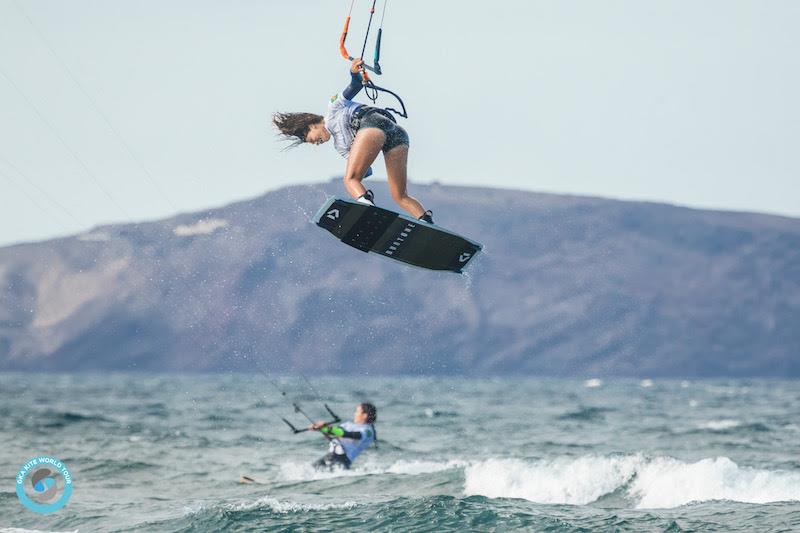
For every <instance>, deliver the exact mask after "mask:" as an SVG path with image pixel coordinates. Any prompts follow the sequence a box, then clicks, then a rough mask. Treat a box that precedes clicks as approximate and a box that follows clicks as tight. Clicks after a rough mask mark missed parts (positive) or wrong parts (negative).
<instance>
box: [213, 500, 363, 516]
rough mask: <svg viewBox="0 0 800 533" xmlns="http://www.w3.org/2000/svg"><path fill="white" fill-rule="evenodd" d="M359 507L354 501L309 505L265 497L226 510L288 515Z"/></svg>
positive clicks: (229, 505)
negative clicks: (260, 511)
mask: <svg viewBox="0 0 800 533" xmlns="http://www.w3.org/2000/svg"><path fill="white" fill-rule="evenodd" d="M357 505H358V504H356V502H352V501H347V502H340V503H315V504H309V503H300V502H292V501H283V500H277V499H275V498H270V497H269V496H264V497H261V498H259V499H257V500H255V501H250V502H240V503H232V504H228V505H226V508H227V509H229V510H231V511H249V510H251V509H264V508H269V509H270V510H272V511H274V512H276V513H280V514H288V513H304V512H307V511H331V510H347V509H353V508H354V507H356V506H357Z"/></svg>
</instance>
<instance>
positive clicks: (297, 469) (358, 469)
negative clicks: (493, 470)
mask: <svg viewBox="0 0 800 533" xmlns="http://www.w3.org/2000/svg"><path fill="white" fill-rule="evenodd" d="M465 466H467V463H466V462H465V461H460V460H456V459H454V460H450V461H395V462H394V463H392V464H390V465H388V466H387V465H386V464H379V463H371V462H366V463H362V464H357V466H355V467H353V468H351V469H350V470H343V471H335V472H324V471H317V470H314V468H313V467H312V466H311V465H310V464H308V463H295V462H287V463H283V464H281V465H280V478H281V479H282V480H283V481H312V480H318V479H329V478H335V477H341V476H371V475H376V474H402V475H411V476H415V475H420V474H431V473H434V472H441V471H443V470H451V469H453V468H463V467H465Z"/></svg>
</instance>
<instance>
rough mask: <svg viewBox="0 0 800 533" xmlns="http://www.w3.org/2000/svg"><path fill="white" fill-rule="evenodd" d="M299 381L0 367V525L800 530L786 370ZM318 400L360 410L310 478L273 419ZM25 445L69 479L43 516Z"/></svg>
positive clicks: (791, 385)
mask: <svg viewBox="0 0 800 533" xmlns="http://www.w3.org/2000/svg"><path fill="white" fill-rule="evenodd" d="M310 383H311V386H309V384H308V382H306V380H304V379H303V378H302V377H281V378H277V382H276V381H275V380H272V381H271V380H270V379H268V378H267V377H265V376H263V375H260V374H258V373H254V374H253V375H199V376H197V375H195V376H178V375H142V374H111V375H99V374H74V375H49V374H42V375H33V374H0V531H21V530H36V531H221V530H226V531H332V530H336V529H338V530H344V531H431V532H434V531H435V532H439V531H553V532H555V531H670V532H677V531H726V532H730V531H747V532H751V531H800V383H798V382H793V381H760V380H746V381H730V380H724V381H694V380H692V381H680V380H663V381H662V380H653V381H650V380H644V381H639V380H623V381H600V380H588V381H584V380H551V379H511V378H503V379H501V378H497V379H483V380H478V379H454V378H437V379H433V378H385V377H381V378H372V377H369V376H358V377H354V378H340V377H337V378H320V377H313V378H310ZM312 387H313V388H312ZM280 390H282V391H284V392H286V393H287V394H286V396H285V397H284V396H282V395H281V394H280V392H279V391H280ZM320 398H322V399H324V400H325V401H327V402H329V404H330V405H331V407H332V408H333V409H334V410H336V411H338V412H339V414H340V415H342V417H343V418H345V417H346V418H349V417H350V416H352V411H353V409H354V406H355V404H356V403H357V402H359V401H372V402H373V403H375V404H376V405H377V407H378V417H379V420H378V423H377V424H376V427H377V430H378V435H379V438H380V441H379V447H378V449H372V450H370V451H368V452H366V453H365V454H364V455H363V456H362V457H360V458H359V459H358V460H357V461H356V463H355V465H354V468H353V469H352V470H351V471H348V472H342V473H335V474H334V473H318V472H315V471H313V470H312V469H311V468H310V466H309V463H310V462H312V461H313V460H315V459H317V458H318V457H319V456H321V455H322V454H323V453H324V452H325V450H326V445H325V442H324V440H323V439H322V438H321V437H320V436H318V435H315V434H311V433H302V434H299V435H293V434H292V433H291V432H290V431H289V430H288V428H287V427H286V426H285V425H284V424H283V422H281V420H280V416H287V417H290V418H291V419H292V420H293V421H294V422H295V423H296V424H298V425H302V424H304V423H305V422H304V419H303V417H302V415H300V414H298V413H294V412H293V409H292V407H291V406H290V402H291V401H297V402H299V403H300V405H301V407H302V408H303V409H304V410H306V411H308V413H309V414H310V415H311V416H312V417H313V418H324V415H325V413H324V409H323V408H322V406H321V402H320V400H319V399H320ZM42 454H46V455H51V456H55V457H58V458H59V459H61V460H62V461H64V463H66V464H67V465H68V467H69V469H70V471H71V473H72V476H73V480H74V491H73V493H72V498H71V500H70V501H69V503H68V504H67V506H66V507H64V508H63V509H61V510H59V511H57V512H55V513H52V514H49V515H38V514H35V513H33V512H31V511H29V510H27V509H25V508H24V507H22V506H21V505H20V503H19V501H18V499H17V496H16V493H15V475H16V473H17V470H18V469H19V468H20V466H22V464H23V463H25V462H26V461H27V460H28V459H29V458H31V457H34V456H37V455H42ZM243 474H245V475H249V476H251V477H253V478H254V479H256V480H257V483H255V484H240V483H239V479H240V476H241V475H243Z"/></svg>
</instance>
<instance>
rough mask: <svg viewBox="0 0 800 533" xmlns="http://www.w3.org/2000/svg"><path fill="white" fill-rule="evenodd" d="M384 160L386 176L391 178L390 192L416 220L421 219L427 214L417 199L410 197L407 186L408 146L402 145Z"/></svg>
mask: <svg viewBox="0 0 800 533" xmlns="http://www.w3.org/2000/svg"><path fill="white" fill-rule="evenodd" d="M383 160H384V161H385V162H386V174H387V175H388V177H389V192H391V193H392V198H393V199H394V201H395V202H397V205H399V206H400V207H402V208H403V209H405V210H406V211H407V212H408V213H410V214H411V216H413V217H414V218H419V217H421V216H422V215H423V214H425V208H424V207H422V204H420V203H419V202H418V201H417V199H416V198H414V197H413V196H409V195H408V191H407V190H406V184H407V182H408V175H407V168H408V145H407V144H401V145H399V146H395V147H394V148H392V149H391V150H389V151H388V152H386V153H385V154H383Z"/></svg>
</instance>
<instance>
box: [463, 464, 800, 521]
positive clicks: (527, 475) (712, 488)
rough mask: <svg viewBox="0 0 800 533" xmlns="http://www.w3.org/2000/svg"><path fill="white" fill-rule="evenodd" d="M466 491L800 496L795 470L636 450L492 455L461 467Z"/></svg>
mask: <svg viewBox="0 0 800 533" xmlns="http://www.w3.org/2000/svg"><path fill="white" fill-rule="evenodd" d="M464 492H465V493H466V495H468V496H472V495H478V496H486V497H489V498H522V499H525V500H529V501H533V502H537V503H548V504H572V505H586V504H590V503H592V502H594V501H597V500H599V499H600V498H602V497H604V496H607V495H611V494H613V493H619V494H621V495H622V496H623V497H624V498H625V499H627V500H629V501H630V503H631V504H632V505H633V506H634V507H636V508H639V509H655V508H672V507H678V506H681V505H685V504H687V503H690V502H704V501H710V500H730V501H737V502H745V503H768V502H778V501H800V473H797V472H788V471H778V470H775V471H770V470H760V469H755V468H748V467H740V466H738V465H737V464H736V463H734V462H733V461H731V460H730V459H728V458H727V457H716V458H709V459H702V460H700V461H697V462H694V463H687V462H683V461H679V460H677V459H673V458H670V457H656V458H647V457H645V456H643V455H641V454H637V455H624V456H595V455H589V456H583V457H577V458H574V457H569V458H567V457H564V458H558V459H553V460H542V461H522V460H518V459H490V460H486V461H481V462H478V463H475V464H473V465H470V466H467V467H466V468H465V483H464Z"/></svg>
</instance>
